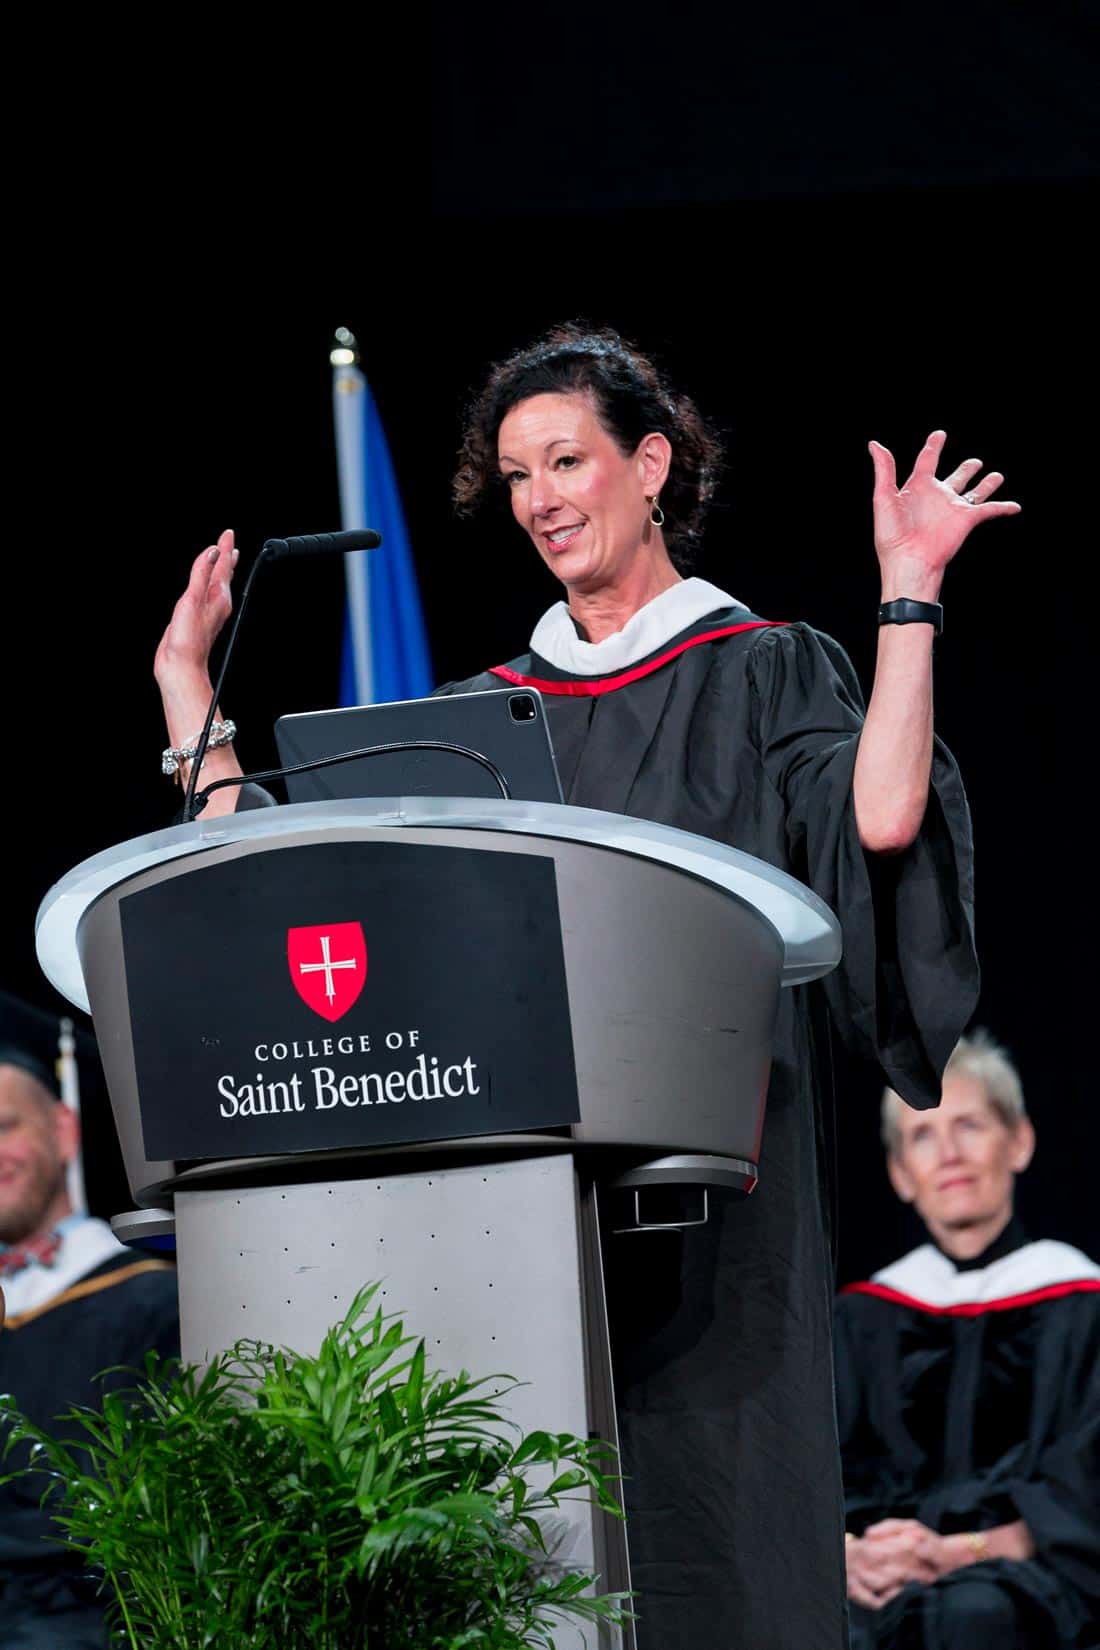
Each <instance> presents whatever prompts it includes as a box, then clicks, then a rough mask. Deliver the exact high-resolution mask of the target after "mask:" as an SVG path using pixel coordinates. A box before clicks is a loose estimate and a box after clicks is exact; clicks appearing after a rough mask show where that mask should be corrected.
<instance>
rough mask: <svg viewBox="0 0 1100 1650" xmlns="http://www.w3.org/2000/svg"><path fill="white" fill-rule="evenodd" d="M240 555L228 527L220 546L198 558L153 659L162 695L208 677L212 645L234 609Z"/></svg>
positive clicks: (217, 545) (208, 547) (155, 674)
mask: <svg viewBox="0 0 1100 1650" xmlns="http://www.w3.org/2000/svg"><path fill="white" fill-rule="evenodd" d="M237 554H238V552H237V550H236V549H235V547H234V544H233V529H232V528H231V527H227V528H226V530H225V532H224V533H220V534H219V535H218V542H217V543H216V544H211V545H208V546H207V548H206V549H205V550H201V551H200V552H199V554H198V555H197V556H196V557H195V560H194V562H193V563H192V566H191V576H190V578H189V579H188V581H187V588H186V590H185V591H184V592H183V595H182V596H181V597H180V599H179V601H178V602H177V603H176V605H175V608H174V609H173V611H172V617H171V619H170V620H169V622H168V628H167V630H166V631H165V632H164V635H163V636H162V637H161V639H160V642H159V644H158V646H157V652H156V658H155V660H154V662H153V674H154V676H155V677H156V679H157V682H158V684H159V686H160V688H161V691H162V693H163V692H164V691H165V690H166V689H171V688H172V687H175V686H181V685H182V684H183V683H184V682H193V681H195V680H196V679H198V678H201V679H202V680H204V681H206V680H209V673H210V652H211V649H212V648H213V646H214V643H215V642H216V641H217V639H218V636H219V634H220V633H221V630H222V628H223V626H224V625H225V622H226V620H227V619H228V618H229V615H230V614H231V613H232V611H233V599H232V597H231V595H230V593H229V587H230V584H231V583H232V579H233V569H234V568H235V567H236V565H237Z"/></svg>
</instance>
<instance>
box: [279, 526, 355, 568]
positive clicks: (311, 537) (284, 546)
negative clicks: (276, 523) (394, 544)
mask: <svg viewBox="0 0 1100 1650" xmlns="http://www.w3.org/2000/svg"><path fill="white" fill-rule="evenodd" d="M381 543H382V535H381V533H376V532H375V531H374V528H373V527H362V528H349V530H348V531H347V532H346V533H303V534H301V536H300V537H298V538H296V539H267V540H265V542H264V547H263V550H262V551H261V552H260V554H261V555H262V556H265V557H266V558H267V560H268V561H279V560H280V559H281V558H282V557H283V556H323V555H326V554H327V553H328V552H329V551H330V550H377V549H378V546H379V545H380V544H381Z"/></svg>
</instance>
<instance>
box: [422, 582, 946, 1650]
mask: <svg viewBox="0 0 1100 1650" xmlns="http://www.w3.org/2000/svg"><path fill="white" fill-rule="evenodd" d="M747 623H751V624H752V625H753V628H745V626H746V624H747ZM716 630H717V631H728V632H729V633H728V634H722V635H719V636H714V635H713V632H715V631H716ZM708 637H709V638H710V639H706V638H708ZM683 644H687V645H686V646H685V645H683ZM662 661H664V662H662ZM506 672H507V673H506V675H504V676H503V677H502V676H501V675H497V674H494V673H492V672H486V673H483V674H482V675H479V676H475V677H473V678H471V679H470V680H469V681H465V682H456V683H449V684H448V685H447V686H446V687H444V688H442V689H440V691H441V692H444V693H471V692H478V691H484V690H485V689H489V688H494V687H501V686H504V685H505V684H506V683H507V682H514V681H516V680H517V679H522V680H525V681H531V682H533V684H534V685H535V686H538V687H539V688H540V689H541V690H542V691H543V693H544V695H545V704H546V710H547V715H548V718H549V725H550V731H551V736H552V739H553V743H554V751H555V755H556V758H557V763H558V769H559V773H560V776H561V783H562V790H563V794H564V796H565V799H566V801H568V802H569V803H571V804H574V805H576V806H580V807H588V808H599V809H607V810H611V811H615V812H618V813H623V814H630V815H633V816H635V817H637V818H641V819H650V820H655V821H659V822H660V823H662V824H666V825H674V826H678V827H679V828H680V829H682V830H686V831H694V832H697V833H698V834H699V835H701V836H706V837H712V838H714V839H715V840H717V841H719V842H726V843H729V844H730V845H731V846H733V847H735V848H740V849H742V850H743V851H744V852H746V853H750V854H755V855H756V856H758V857H759V858H761V859H763V860H767V861H768V862H769V863H770V864H772V865H776V866H779V867H780V868H781V869H782V870H784V871H789V872H791V873H792V874H793V875H794V876H796V877H798V878H800V879H801V880H802V881H804V882H805V883H807V884H809V886H810V887H811V888H813V889H814V890H815V891H816V892H817V893H818V894H819V895H820V896H821V897H822V898H823V899H824V900H825V901H826V902H827V903H828V904H829V905H830V906H831V907H832V909H833V910H834V911H835V912H836V914H837V916H838V917H839V919H840V922H841V924H842V927H843V933H844V960H843V962H842V963H841V965H840V966H839V967H838V968H837V969H836V970H835V971H834V972H833V973H832V974H831V975H829V976H828V978H827V979H826V980H824V981H823V982H821V983H819V984H814V985H810V986H804V987H797V988H795V989H793V990H788V991H784V992H783V993H782V994H781V1007H780V1014H779V1022H778V1027H777V1032H776V1040H775V1059H774V1067H773V1072H772V1081H771V1086H770V1089H769V1095H768V1111H767V1121H766V1124H765V1128H764V1140H763V1153H762V1160H761V1168H760V1183H759V1185H758V1187H757V1189H756V1191H755V1192H754V1193H753V1194H752V1196H751V1197H750V1198H748V1199H745V1200H739V1199H738V1198H737V1197H736V1196H735V1195H733V1194H730V1195H727V1196H722V1195H719V1196H712V1199H711V1217H710V1220H709V1222H708V1223H707V1224H706V1225H705V1226H701V1227H698V1228H696V1229H694V1230H690V1231H686V1232H684V1233H675V1232H668V1233H649V1234H646V1235H644V1236H632V1237H630V1238H626V1239H617V1240H614V1241H613V1242H612V1244H611V1246H610V1252H609V1256H608V1273H609V1292H610V1310H611V1314H612V1319H613V1323H612V1334H613V1351H614V1359H615V1375H616V1391H617V1400H618V1409H619V1421H620V1434H621V1441H622V1447H623V1457H624V1460H623V1466H624V1471H625V1473H626V1484H625V1496H626V1505H627V1512H628V1516H629V1529H630V1547H631V1558H632V1566H633V1580H634V1585H635V1587H636V1589H637V1591H638V1594H639V1597H638V1602H637V1609H638V1615H639V1621H638V1642H639V1646H640V1650H681V1647H683V1650H696V1647H699V1650H704V1647H705V1650H734V1647H737V1650H838V1647H840V1646H842V1645H844V1643H845V1642H846V1626H845V1618H846V1610H845V1590H846V1589H845V1580H844V1555H843V1503H842V1493H841V1476H840V1462H839V1454H838V1448H837V1433H836V1420H835V1409H834V1401H833V1379H832V1364H831V1330H830V1323H831V1314H832V1296H833V1279H832V1267H831V1261H830V1232H829V1227H830V1213H831V1204H832V1186H831V1175H832V1165H831V1154H832V1148H831V1138H832V1095H831V1083H830V1059H829V1022H830V1020H831V1022H832V1024H833V1025H834V1026H836V1027H837V1028H839V1030H840V1031H841V1033H842V1035H843V1036H844V1037H845V1039H846V1040H847V1042H848V1043H849V1044H850V1045H851V1046H852V1047H853V1048H854V1049H855V1050H856V1051H857V1052H858V1053H859V1054H860V1055H862V1056H863V1057H865V1058H867V1059H868V1060H873V1061H876V1062H877V1063H878V1065H879V1066H880V1067H881V1069H882V1072H883V1075H884V1077H885V1078H886V1079H888V1080H889V1082H890V1083H891V1084H892V1085H893V1087H894V1088H895V1089H896V1090H897V1091H898V1092H899V1093H900V1094H902V1095H903V1096H904V1097H905V1098H906V1099H907V1100H909V1101H911V1102H912V1103H913V1104H915V1105H918V1106H930V1105H934V1104H936V1103H937V1102H938V1099H939V1091H940V1083H939V1079H940V1074H941V1073H942V1070H943V1067H944V1064H945V1062H946V1060H947V1057H948V1055H949V1054H950V1052H951V1049H952V1048H953V1047H954V1044H955V1042H956V1041H957V1039H958V1037H959V1036H960V1034H961V1033H962V1031H963V1030H964V1028H965V1026H966V1024H967V1022H968V1020H969V1019H970V1016H971V1014H972V1013H973V1010H974V1006H975V1003H976V999H977V991H978V970H977V962H976V957H975V951H974V941H973V930H972V914H973V912H972V870H971V846H970V819H969V811H968V808H967V804H966V798H965V795H964V792H963V787H962V783H961V780H960V778H959V774H958V771H957V769H956V767H955V765H954V763H953V761H952V759H951V757H950V756H949V754H948V753H947V752H946V751H945V750H944V748H943V747H942V745H939V744H937V747H936V753H935V761H934V772H933V789H932V795H931V798H930V801H929V805H928V810H927V814H926V817H925V821H924V825H923V828H922V830H921V833H920V836H919V838H918V840H917V841H916V842H915V843H914V844H913V845H912V847H911V848H909V849H908V850H907V851H906V852H904V853H903V854H900V855H897V856H892V857H890V858H881V859H878V860H874V861H869V860H868V858H867V857H865V855H864V853H863V850H862V848H861V847H860V844H859V839H858V836H857V832H856V826H855V820H854V817H853V809H852V801H851V790H852V771H853V766H854V763H855V756H856V749H857V744H858V740H859V733H860V728H861V725H862V718H863V702H862V697H861V694H860V690H859V686H858V683H857V681H856V677H855V673H854V671H853V669H852V666H851V663H850V661H849V660H848V658H847V656H846V655H845V653H844V651H843V649H842V648H841V647H839V646H838V644H837V643H836V642H834V641H832V640H831V639H830V638H829V637H827V636H824V635H822V634H820V633H819V632H817V631H814V630H812V629H810V628H809V626H807V625H804V624H791V625H784V626H773V625H767V624H765V623H764V622H763V621H759V620H756V621H753V620H752V616H751V615H749V614H748V613H746V611H745V609H744V608H740V607H738V608H733V609H731V610H726V611H723V612H719V613H713V614H708V615H707V616H706V617H704V618H703V619H701V620H700V621H699V622H698V623H696V624H694V625H691V626H689V627H688V628H687V629H686V630H685V631H683V632H682V633H681V634H680V635H679V636H676V637H673V638H671V639H670V640H669V641H668V642H666V643H665V644H664V645H663V646H662V647H661V648H659V649H658V650H657V651H656V652H655V653H654V654H652V655H651V656H650V657H649V658H648V659H646V660H640V661H638V662H637V663H636V664H634V665H632V666H631V668H630V669H629V670H625V671H619V672H616V673H615V674H614V675H613V676H611V677H603V678H599V677H594V678H593V677H576V676H570V675H568V674H567V673H566V672H564V671H561V670H558V669H555V667H554V666H553V665H551V664H550V663H549V662H548V661H547V660H545V659H541V658H539V657H538V656H532V655H528V656H526V657H525V658H523V659H517V660H513V661H512V663H511V665H509V666H508V667H506ZM873 1126H874V1123H873V1120H872V1119H871V1118H868V1127H873Z"/></svg>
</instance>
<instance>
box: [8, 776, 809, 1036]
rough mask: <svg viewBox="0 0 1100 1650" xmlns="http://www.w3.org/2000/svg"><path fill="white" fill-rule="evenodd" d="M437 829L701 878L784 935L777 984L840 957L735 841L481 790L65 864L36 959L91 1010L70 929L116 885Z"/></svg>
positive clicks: (143, 840)
mask: <svg viewBox="0 0 1100 1650" xmlns="http://www.w3.org/2000/svg"><path fill="white" fill-rule="evenodd" d="M372 826H374V827H377V828H378V829H380V830H386V831H393V830H395V829H409V828H416V829H433V830H463V831H470V830H474V831H500V832H504V833H507V834H511V835H516V836H533V837H550V838H555V839H557V840H560V841H569V842H578V843H588V844H590V845H591V846H592V847H595V848H604V849H611V850H613V851H615V852H618V853H625V854H631V855H633V856H635V857H636V858H639V859H647V860H652V861H653V862H654V863H656V864H659V865H665V866H668V867H670V868H671V869H673V870H677V871H681V872H683V873H684V874H685V875H688V876H691V877H695V878H697V879H699V880H701V881H704V882H709V883H710V884H712V886H713V887H715V888H718V889H720V890H722V892H724V893H726V894H729V895H730V896H731V897H732V898H734V899H737V900H739V901H740V902H741V903H743V904H746V905H750V906H752V907H753V908H754V909H755V910H756V911H758V912H759V913H760V914H761V915H762V916H763V917H765V918H766V919H767V920H768V921H769V922H770V923H771V925H772V927H773V928H774V929H775V931H776V933H777V934H778V936H779V938H780V939H781V941H782V943H783V948H784V961H783V972H782V983H783V985H785V986H790V985H799V984H801V983H803V982H804V981H806V980H813V979H817V978H818V977H819V976H820V975H822V974H827V973H828V972H829V970H830V969H832V968H835V967H836V965H837V963H838V962H839V961H840V955H841V938H840V924H839V923H838V921H837V919H836V917H835V916H834V914H833V912H832V911H831V910H830V909H829V907H828V906H827V905H826V904H825V902H824V900H821V899H819V898H818V896H817V895H816V894H815V893H813V891H812V890H811V889H809V888H807V887H805V886H804V885H803V884H802V883H801V882H799V881H797V879H796V878H794V877H792V876H788V875H787V873H786V872H784V871H779V870H777V869H776V868H775V867H774V866H772V865H768V864H767V863H766V862H765V861H764V860H760V859H756V858H754V857H753V856H752V855H751V854H744V853H742V852H741V851H740V850H739V849H737V848H728V847H726V845H725V844H724V843H721V842H714V841H712V840H711V839H710V838H709V837H702V836H695V835H694V834H693V833H692V832H690V831H680V830H676V829H675V828H674V827H672V826H670V825H657V824H654V823H652V822H651V821H649V820H645V819H632V818H630V817H629V816H628V815H625V814H614V813H601V812H598V811H597V810H596V809H593V808H570V807H564V806H560V805H557V804H554V803H549V802H516V801H505V800H504V799H503V798H501V799H500V800H486V799H483V798H480V797H477V798H465V797H420V796H411V797H384V798H379V797H372V798H369V799H365V800H363V801H349V802H296V803H290V804H287V805H285V806H281V807H275V808H260V809H253V810H249V811H248V812H245V813H239V814H223V815H219V816H218V817H216V818H214V819H209V820H205V819H203V818H202V817H201V816H200V818H199V819H197V820H195V821H193V822H192V823H191V824H190V825H173V826H170V827H169V828H168V829H166V830H163V831H153V832H150V834H149V835H147V836H140V837H133V838H131V839H130V840H129V841H127V842H120V843H117V844H116V845H115V846H114V847H113V848H107V849H104V851H103V852H102V853H99V854H95V855H94V856H93V857H92V858H91V859H86V860H84V861H83V862H82V863H81V864H79V865H76V866H74V867H73V869H72V870H71V871H69V872H68V873H67V874H66V875H65V876H63V877H62V878H61V880H60V881H59V882H56V883H55V884H54V885H53V887H52V888H51V889H50V890H49V892H48V893H47V894H46V896H45V897H44V899H43V900H42V903H41V905H40V906H39V908H38V915H37V918H36V920H35V945H36V949H37V953H38V961H39V964H40V966H41V968H42V971H43V973H44V974H45V975H46V978H47V979H48V980H49V981H50V983H51V985H53V986H55V987H56V989H57V990H58V991H59V992H60V993H61V995H62V996H63V997H66V998H67V999H68V1001H69V1002H71V1003H74V1004H75V1005H76V1007H78V1008H82V1009H84V1010H87V1009H88V995H87V991H86V990H85V986H84V978H83V973H82V971H81V966H80V957H79V952H78V950H77V930H78V928H79V925H80V921H81V918H82V917H83V916H84V913H85V912H86V911H87V910H88V909H89V907H90V906H91V905H93V904H94V903H95V901H96V900H97V899H99V898H100V897H101V896H102V895H103V894H105V893H107V892H108V890H110V889H112V888H115V887H117V886H118V885H119V883H122V882H125V881H127V880H128V879H129V878H130V877H133V876H137V875H138V874H139V873H140V872H142V871H148V870H151V869H152V868H153V867H154V866H156V865H162V864H165V863H167V862H168V861H169V860H172V859H178V858H182V857H183V856H185V855H196V854H202V853H203V852H204V851H206V850H209V849H213V848H221V847H225V846H226V845H228V844H230V843H235V842H249V841H252V842H257V843H262V842H270V843H271V845H272V846H273V847H274V846H277V844H278V841H279V838H280V837H288V836H301V835H303V834H306V835H309V836H314V837H315V838H316V840H317V841H319V842H323V841H324V840H325V839H326V838H327V837H333V836H335V837H339V836H340V835H342V834H345V833H347V832H348V831H354V832H356V833H357V834H358V833H359V832H361V831H362V830H363V829H364V828H367V829H369V828H370V827H372Z"/></svg>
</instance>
